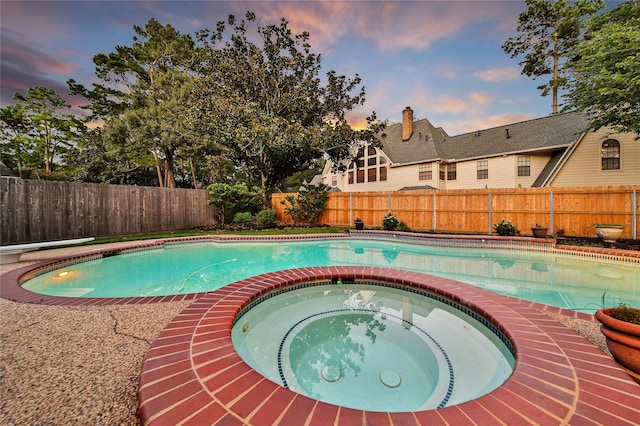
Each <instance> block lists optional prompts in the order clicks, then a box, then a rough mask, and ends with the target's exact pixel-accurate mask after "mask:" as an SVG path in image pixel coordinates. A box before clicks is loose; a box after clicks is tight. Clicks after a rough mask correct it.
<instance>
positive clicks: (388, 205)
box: [387, 194, 393, 211]
mask: <svg viewBox="0 0 640 426" xmlns="http://www.w3.org/2000/svg"><path fill="white" fill-rule="evenodd" d="M392 203H393V201H392V200H391V194H389V195H388V197H387V211H391V204H392Z"/></svg>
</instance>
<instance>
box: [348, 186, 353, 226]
mask: <svg viewBox="0 0 640 426" xmlns="http://www.w3.org/2000/svg"><path fill="white" fill-rule="evenodd" d="M352 223H353V193H351V192H350V193H349V226H351V224H352Z"/></svg>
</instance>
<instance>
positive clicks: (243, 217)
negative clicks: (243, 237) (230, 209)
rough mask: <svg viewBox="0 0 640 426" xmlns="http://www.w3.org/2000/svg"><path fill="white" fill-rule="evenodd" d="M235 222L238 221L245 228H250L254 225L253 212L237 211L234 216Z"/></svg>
mask: <svg viewBox="0 0 640 426" xmlns="http://www.w3.org/2000/svg"><path fill="white" fill-rule="evenodd" d="M233 223H237V224H238V225H240V226H242V227H243V228H250V227H251V226H252V225H253V214H252V213H249V212H240V213H236V214H235V215H234V216H233Z"/></svg>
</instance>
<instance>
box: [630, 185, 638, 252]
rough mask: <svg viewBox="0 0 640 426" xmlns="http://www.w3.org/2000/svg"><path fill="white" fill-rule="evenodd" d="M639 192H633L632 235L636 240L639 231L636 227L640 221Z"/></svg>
mask: <svg viewBox="0 0 640 426" xmlns="http://www.w3.org/2000/svg"><path fill="white" fill-rule="evenodd" d="M637 206H638V192H637V191H636V190H635V189H634V190H633V191H632V192H631V235H632V236H633V237H632V238H633V239H634V240H635V239H637V238H638V229H637V227H636V221H637V220H638V208H637Z"/></svg>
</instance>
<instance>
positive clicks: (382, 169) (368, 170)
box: [348, 146, 387, 184]
mask: <svg viewBox="0 0 640 426" xmlns="http://www.w3.org/2000/svg"><path fill="white" fill-rule="evenodd" d="M365 148H366V149H365ZM385 164H387V160H386V158H384V157H383V156H382V154H381V153H378V151H377V150H376V149H375V148H374V147H372V146H366V147H360V149H358V152H357V155H356V158H355V161H354V162H352V163H351V165H350V166H349V171H348V173H349V174H348V183H350V184H353V183H364V182H365V181H366V182H376V181H378V180H381V181H382V180H387V167H386V166H385Z"/></svg>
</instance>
